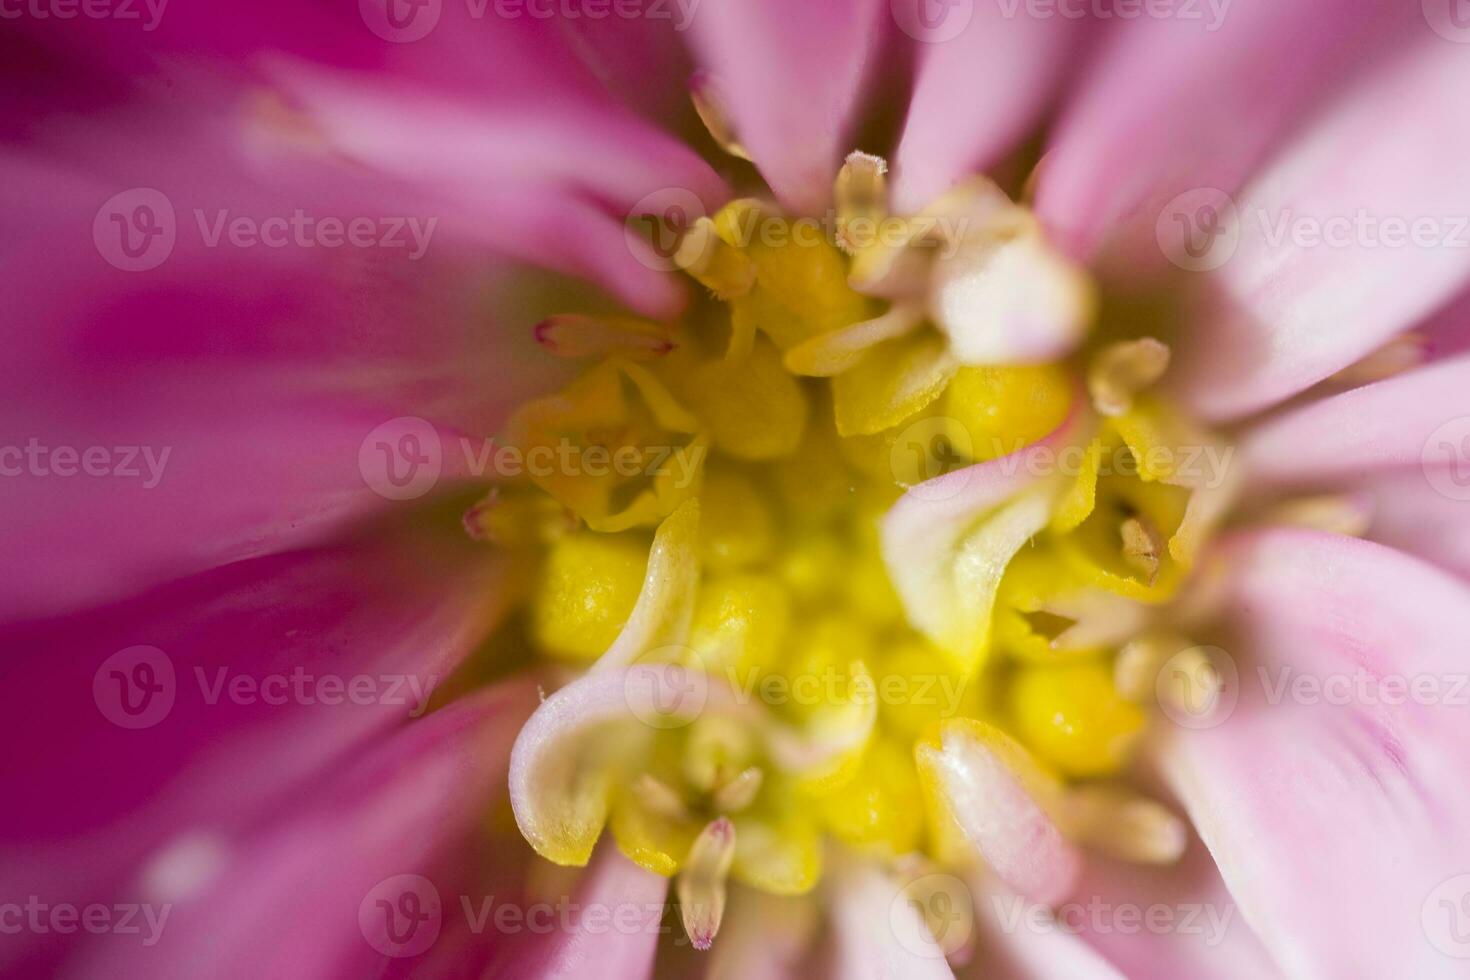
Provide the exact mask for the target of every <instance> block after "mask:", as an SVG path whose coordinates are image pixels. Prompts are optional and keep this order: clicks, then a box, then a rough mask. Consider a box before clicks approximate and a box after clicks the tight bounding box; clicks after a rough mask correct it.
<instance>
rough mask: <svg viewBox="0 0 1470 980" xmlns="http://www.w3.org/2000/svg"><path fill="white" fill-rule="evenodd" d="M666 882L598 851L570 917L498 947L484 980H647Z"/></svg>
mask: <svg viewBox="0 0 1470 980" xmlns="http://www.w3.org/2000/svg"><path fill="white" fill-rule="evenodd" d="M668 889H669V880H668V879H667V878H664V877H661V876H659V875H656V874H654V873H653V872H651V871H648V870H645V869H644V868H640V867H639V866H638V865H636V864H634V863H633V862H632V861H629V860H628V859H627V858H625V857H623V855H622V854H621V853H620V852H619V851H618V850H617V848H615V847H613V846H611V844H608V845H604V846H603V847H602V848H601V850H600V853H599V854H598V855H597V856H596V857H595V858H594V859H593V861H592V864H591V866H590V867H589V868H588V869H587V871H586V872H584V877H583V878H582V879H581V880H580V881H579V882H578V887H577V888H576V893H575V895H572V896H568V897H569V898H570V899H571V901H572V903H573V904H572V906H571V907H572V910H573V912H572V915H571V916H570V918H569V919H568V920H566V922H565V924H563V922H562V921H561V920H558V922H557V927H556V928H555V929H553V930H552V931H551V932H550V933H549V934H545V935H518V936H516V937H514V939H513V941H509V942H504V943H502V944H500V945H499V946H498V947H497V948H496V950H495V952H494V953H493V954H492V956H491V958H490V963H489V966H488V969H487V972H486V974H485V976H490V977H524V978H526V980H582V978H585V977H591V976H595V977H607V978H608V980H646V978H647V977H648V976H650V974H651V972H652V970H653V961H654V955H655V953H656V951H657V948H658V945H659V939H660V936H662V935H664V934H665V933H666V932H667V929H666V927H664V926H663V925H662V919H663V913H664V901H665V898H666V897H667V894H668Z"/></svg>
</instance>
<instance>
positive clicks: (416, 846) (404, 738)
mask: <svg viewBox="0 0 1470 980" xmlns="http://www.w3.org/2000/svg"><path fill="white" fill-rule="evenodd" d="M534 702H535V693H534V689H533V688H532V686H531V685H530V684H528V683H524V682H513V683H510V684H507V685H503V686H500V687H496V688H492V689H489V690H486V691H483V692H480V693H479V694H476V695H475V696H473V697H472V698H468V699H466V700H464V701H462V702H460V703H458V704H456V705H454V706H452V707H450V708H448V709H446V710H444V711H442V712H439V713H437V714H435V715H433V716H432V717H430V718H429V719H427V720H425V721H423V722H422V723H419V724H417V725H414V726H413V727H411V728H409V729H407V730H406V731H404V732H403V733H401V734H400V735H398V736H396V737H395V738H393V739H392V740H390V741H387V742H385V743H383V744H381V745H379V746H377V747H376V748H375V749H374V750H373V751H371V752H370V753H368V754H367V755H366V756H365V757H364V758H362V759H360V760H358V761H357V762H356V764H354V765H352V766H351V767H350V768H348V769H347V770H346V771H345V772H344V773H343V774H341V775H340V776H338V777H336V778H334V779H331V780H330V781H328V783H327V785H326V786H325V787H324V788H323V789H322V790H320V791H319V792H314V793H306V792H303V793H302V794H301V795H300V797H299V799H298V801H297V805H296V806H294V807H292V808H290V809H289V810H287V811H286V812H285V813H284V814H282V816H281V818H280V819H278V820H276V821H273V822H272V823H270V824H269V825H267V826H264V827H262V828H260V829H259V830H256V831H252V832H248V833H245V834H241V835H239V836H238V837H235V836H229V837H226V838H224V839H223V840H222V841H221V843H220V845H219V847H220V851H219V852H218V854H217V857H216V860H215V861H214V862H213V863H214V867H213V868H211V869H210V872H211V873H207V874H204V875H203V876H202V878H201V880H194V881H190V882H189V883H188V885H189V887H187V888H183V889H170V888H169V887H168V879H167V878H165V879H164V880H163V881H162V882H160V881H159V880H157V878H156V877H155V878H152V879H150V878H148V877H146V876H145V877H144V878H143V879H141V880H139V881H137V882H135V883H134V884H133V886H132V887H131V889H130V890H129V894H130V895H131V896H133V900H141V901H145V902H149V903H156V904H158V905H160V906H161V905H163V904H165V903H167V904H169V905H170V906H171V910H170V913H169V918H168V920H167V921H166V922H164V924H163V926H162V929H161V930H160V931H159V933H158V937H157V941H156V942H154V943H153V944H151V945H149V944H145V943H143V942H141V941H140V939H139V937H137V936H129V935H122V934H116V935H109V936H106V937H103V938H102V939H101V940H100V941H99V942H97V943H96V944H95V946H93V947H92V948H91V949H86V950H84V951H83V952H81V953H80V955H79V956H78V958H77V961H76V964H75V966H74V968H73V969H72V970H71V971H70V972H69V973H67V974H65V975H70V976H77V977H95V976H108V977H118V978H126V977H148V978H154V977H165V978H167V977H180V978H183V977H193V976H198V975H199V973H200V971H201V970H205V969H211V968H208V967H206V966H205V964H210V963H212V964H215V967H213V968H212V969H215V970H217V971H222V972H218V973H217V974H216V975H221V976H229V977H242V978H243V977H261V976H312V977H344V978H345V977H352V976H367V975H379V974H380V973H382V972H388V973H393V974H404V973H412V974H414V975H420V976H422V975H448V974H449V973H451V972H453V973H456V974H457V973H458V972H459V971H460V970H463V969H464V968H465V966H466V965H468V963H469V962H473V960H472V959H471V958H470V957H465V958H463V959H460V960H459V961H458V962H457V963H453V964H445V963H440V964H439V968H438V969H435V970H424V969H415V967H422V966H424V965H425V964H428V963H430V962H432V961H433V947H434V945H435V944H436V943H437V941H438V937H439V934H440V933H441V932H442V931H444V930H445V929H446V928H449V929H451V931H452V927H453V926H454V925H455V924H456V923H457V920H459V919H463V918H467V916H468V913H467V912H466V908H465V905H466V903H463V902H462V901H461V896H467V897H468V898H469V899H470V902H469V903H468V904H469V906H470V909H471V911H473V910H474V908H475V904H476V903H477V902H478V901H479V899H480V896H479V895H478V891H479V890H483V889H485V881H486V880H487V879H484V878H481V877H480V875H479V873H478V871H479V869H480V868H485V867H487V866H488V867H490V868H492V869H493V868H494V867H495V866H496V865H495V862H499V866H500V867H501V868H505V867H506V866H507V865H508V862H506V859H505V856H504V855H503V854H497V853H495V851H494V849H493V848H492V847H491V846H490V842H489V841H488V840H486V839H485V838H484V835H483V830H482V828H483V826H484V820H485V814H486V812H487V810H488V809H489V807H490V805H491V804H492V802H493V801H494V800H495V798H496V797H497V796H499V795H500V794H501V793H502V792H503V786H504V783H503V782H502V780H503V779H504V775H505V767H506V759H507V757H508V753H509V749H510V743H511V739H512V738H513V736H514V733H515V730H516V728H517V727H518V725H519V723H520V721H521V720H522V719H524V718H525V717H526V715H527V713H529V711H530V709H531V707H532V705H533V704H534ZM504 843H505V842H501V846H502V847H504ZM489 880H491V881H493V880H494V879H489ZM501 883H503V878H502V882H501ZM410 894H411V895H412V898H410V899H409V901H411V902H414V903H416V911H415V910H410V909H409V906H408V904H407V903H406V902H405V901H404V899H405V897H406V896H409V895H410ZM502 894H504V893H502ZM410 912H412V913H413V914H414V917H415V919H414V920H413V921H411V920H409V919H408V918H404V917H401V916H406V915H407V914H409V913H410ZM390 915H391V916H394V917H395V918H394V919H393V921H391V922H390V921H389V918H388V917H389V916H390ZM482 925H483V924H482ZM395 939H396V940H397V941H396V942H395V941H394V940H395ZM503 941H504V940H503V938H502V937H500V936H497V935H495V934H494V931H493V930H491V931H490V933H489V934H488V935H485V936H482V937H480V943H481V949H480V951H479V954H478V955H479V956H480V957H483V956H484V955H485V954H486V953H488V952H490V950H491V949H493V948H494V947H495V946H496V945H497V944H498V943H500V942H503ZM474 952H475V951H473V950H471V951H470V953H471V955H473V954H474ZM522 975H525V974H522Z"/></svg>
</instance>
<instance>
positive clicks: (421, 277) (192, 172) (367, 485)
mask: <svg viewBox="0 0 1470 980" xmlns="http://www.w3.org/2000/svg"><path fill="white" fill-rule="evenodd" d="M45 134H46V135H45V138H44V139H41V140H39V141H38V142H39V143H40V147H38V148H37V149H36V150H35V151H34V152H30V153H27V154H25V155H15V154H5V153H0V174H3V177H4V179H0V197H3V198H4V200H5V202H6V203H7V204H8V205H13V206H14V210H12V211H9V212H8V215H9V217H8V221H7V223H8V225H9V227H12V228H15V229H19V228H22V227H23V228H24V229H25V235H24V236H19V235H17V236H12V237H9V238H7V239H6V240H5V244H4V245H3V246H0V250H3V252H4V259H5V262H6V266H7V270H8V272H9V274H10V275H12V276H14V277H15V279H16V280H17V281H24V282H27V283H30V284H31V285H32V287H33V288H28V289H25V290H20V291H18V292H16V294H15V295H14V296H13V297H12V301H11V302H9V303H7V305H6V308H5V311H4V313H3V314H0V336H3V337H4V338H5V341H6V344H7V352H8V356H7V358H6V359H5V361H4V363H3V364H0V383H3V385H4V387H5V389H6V391H7V395H8V400H9V405H10V407H11V415H10V418H11V421H12V424H13V426H14V437H13V439H12V440H11V441H10V442H9V445H11V446H13V447H15V449H14V450H6V451H5V452H4V458H3V459H0V465H3V466H5V467H6V469H7V471H8V472H12V473H14V468H15V467H16V466H17V465H19V466H20V467H21V469H22V472H21V473H19V474H16V475H12V476H9V477H6V478H5V479H4V480H0V496H3V497H4V498H5V506H7V507H8V508H11V509H15V510H16V511H18V512H24V513H26V514H27V515H28V520H27V521H26V522H25V523H24V524H21V525H17V526H16V527H15V528H14V530H13V533H12V534H11V535H9V536H8V537H7V539H6V545H5V547H3V548H0V551H5V552H6V555H5V558H6V560H5V565H6V568H7V569H9V570H10V571H11V573H12V576H11V578H12V581H11V583H10V587H9V588H8V589H7V590H6V601H5V602H4V603H3V608H0V616H10V617H13V616H16V615H39V614H46V613H49V612H52V611H56V610H60V609H67V608H75V607H77V606H79V605H81V604H84V603H86V602H89V601H101V600H103V599H105V598H107V597H110V596H116V595H119V594H128V593H131V592H135V591H137V590H138V589H141V588H144V587H147V586H148V585H151V584H154V583H156V582H159V581H164V580H167V579H169V578H172V577H176V576H179V575H185V574H190V573H192V572H194V571H197V570H200V569H202V568H207V567H210V566H212V565H215V564H219V563H223V562H228V561H234V560H239V559H242V558H248V557H252V556H255V555H258V554H262V553H264V552H267V551H269V550H272V549H274V548H280V547H288V546H293V545H294V546H299V545H302V544H306V543H310V542H312V541H315V540H320V538H321V537H322V536H323V535H324V534H326V533H328V532H330V531H333V530H335V529H337V528H339V527H341V526H342V525H343V524H344V523H345V522H347V521H351V520H355V519H358V518H361V517H364V516H367V515H371V514H374V513H378V512H381V511H383V510H385V509H387V508H389V507H396V508H397V509H398V510H400V511H401V510H402V509H403V508H404V507H406V506H408V505H407V504H404V503H403V502H402V501H401V500H397V499H394V500H389V499H387V498H386V497H385V496H384V495H383V494H381V493H378V492H375V490H374V487H373V485H372V484H371V482H370V479H369V475H370V474H369V473H368V471H367V470H365V469H364V466H365V461H366V463H372V462H373V460H372V459H371V454H372V452H373V451H374V450H373V446H372V445H370V444H368V443H371V442H372V440H371V439H370V437H372V436H374V433H375V430H377V429H378V427H380V426H383V425H385V424H389V425H390V428H391V427H392V423H393V422H394V420H403V419H408V420H411V419H423V421H422V422H414V421H402V422H400V423H399V425H400V427H407V428H414V429H416V430H421V431H417V432H416V433H415V434H416V435H417V436H418V437H419V438H420V439H428V438H429V437H430V436H431V435H432V436H437V437H438V439H439V440H440V443H441V448H442V449H443V453H442V461H441V468H440V479H439V480H438V481H431V483H432V485H430V484H428V483H426V484H424V485H422V487H421V489H423V490H424V492H427V491H428V490H430V489H433V488H434V487H438V488H439V489H444V488H446V487H449V486H451V485H452V482H453V481H456V480H463V479H464V478H465V477H467V476H474V475H475V474H474V473H473V472H470V471H471V470H472V469H473V468H474V467H475V466H476V465H477V464H478V459H477V458H475V459H471V458H468V457H467V456H466V453H465V452H464V451H463V448H462V447H463V445H465V444H462V443H461V442H460V441H459V437H460V436H462V435H463V436H466V437H468V438H469V442H468V445H469V446H470V447H471V449H472V450H475V451H478V449H479V448H483V445H484V441H483V439H482V437H481V436H482V434H483V433H487V432H489V431H493V427H494V426H496V425H498V424H499V422H500V421H502V420H503V419H504V418H505V417H506V415H507V414H508V413H509V410H510V408H511V407H512V406H513V405H514V404H515V403H516V402H517V401H518V400H520V399H521V398H523V397H525V396H527V395H530V394H533V393H536V392H537V391H538V390H540V389H541V388H543V387H544V386H545V385H546V384H548V383H550V382H552V381H554V379H555V378H556V377H557V376H558V375H559V374H560V373H561V372H562V371H564V366H556V365H552V364H551V362H552V360H553V359H551V358H547V357H545V356H544V355H541V354H540V353H539V352H536V350H535V345H534V344H533V343H532V341H531V338H530V326H531V325H532V324H534V323H535V322H536V320H537V319H538V318H539V315H540V314H541V313H543V312H545V311H544V310H539V309H536V308H527V304H526V303H525V302H524V301H523V300H516V299H515V297H514V296H513V295H508V289H507V279H508V278H509V277H510V274H511V273H512V272H515V271H522V272H523V270H515V269H513V268H512V267H509V266H507V265H506V264H505V263H504V262H500V263H498V264H493V265H487V263H486V257H485V255H484V254H483V253H484V250H483V249H480V250H478V252H479V254H476V251H474V250H467V249H464V248H462V247H461V248H456V247H455V245H454V244H453V239H452V236H451V237H446V238H444V239H443V246H444V247H443V248H436V246H437V245H438V243H439V239H437V238H434V237H430V238H429V239H428V247H427V249H426V251H424V253H423V254H422V256H421V261H415V260H412V259H410V258H408V256H407V255H406V254H405V251H404V250H398V251H397V252H392V250H389V249H367V248H326V247H294V246H293V247H285V248H274V247H266V246H264V245H257V246H256V247H249V246H241V247H234V246H232V245H231V244H230V243H229V241H227V240H225V239H223V238H222V239H221V240H219V241H216V242H213V243H211V240H210V238H209V235H208V233H207V232H206V230H202V229H201V225H203V226H204V229H207V228H208V227H210V226H211V225H214V224H216V223H217V221H218V220H220V219H219V216H220V215H223V216H224V219H223V220H230V219H231V218H232V217H239V216H252V217H256V218H259V217H260V216H262V215H264V216H290V215H292V213H293V211H294V210H297V209H300V210H302V211H304V212H306V213H307V214H309V215H313V216H317V217H322V216H338V217H340V216H342V215H354V214H355V215H362V216H368V215H382V216H384V217H387V216H391V215H393V214H395V213H396V214H397V215H398V216H399V217H406V216H410V215H412V216H416V217H419V218H424V219H425V220H428V219H429V218H432V215H429V214H425V212H422V211H413V210H406V209H400V208H405V207H406V206H408V205H410V204H411V203H412V202H411V201H409V200H407V199H405V198H403V197H395V196H392V195H391V194H389V195H388V196H383V195H384V194H385V193H387V191H385V190H384V188H385V185H384V184H382V182H376V183H374V182H372V181H365V180H364V179H363V178H362V177H361V175H360V174H357V173H356V172H348V171H345V170H337V169H333V168H330V167H328V168H321V167H316V166H306V165H303V167H302V168H300V170H293V171H292V174H291V175H290V177H289V179H286V178H283V180H284V183H282V184H280V185H279V186H268V185H266V184H264V183H262V181H261V180H260V179H259V178H258V176H257V175H255V174H253V173H251V172H249V171H248V168H246V167H245V166H244V164H243V163H242V162H240V161H239V160H238V159H236V154H235V150H234V149H233V148H232V145H231V143H230V139H232V138H234V136H235V135H236V134H229V135H227V134H224V133H221V132H220V127H219V126H218V125H212V124H208V123H206V122H205V121H202V120H200V119H198V118H195V117H194V116H192V115H190V114H188V113H169V112H161V111H155V110H154V109H153V108H152V107H142V108H138V107H134V106H133V105H132V104H131V103H129V105H128V106H127V107H126V108H120V109H119V110H118V115H117V118H115V119H113V120H111V121H109V122H108V123H107V124H105V125H103V124H101V123H100V122H99V121H95V120H92V119H90V118H88V119H87V120H86V121H84V122H78V121H77V120H76V119H75V118H72V117H64V118H63V119H61V120H59V121H58V122H57V123H56V124H54V125H52V126H49V127H48V128H47V129H46V131H45ZM51 153H54V154H57V155H59V156H60V158H61V159H64V160H65V161H67V162H66V164H65V165H59V164H56V163H54V162H47V161H48V155H49V154H51ZM137 187H148V188H151V189H156V190H158V191H159V192H160V193H161V194H163V196H164V197H165V198H166V199H168V200H169V201H171V202H172V204H171V206H172V209H173V211H174V213H175V224H176V229H177V236H176V241H175V243H174V246H173V249H172V251H171V252H168V253H167V254H166V255H165V256H164V257H163V258H162V260H161V264H160V265H158V266H157V267H155V268H151V269H146V270H139V271H124V270H123V269H120V268H115V267H114V266H113V264H110V263H111V262H112V260H115V259H116V258H117V255H116V254H114V253H113V252H112V251H111V250H110V246H111V244H112V243H111V241H110V240H109V239H107V238H106V237H105V236H104V237H100V238H97V239H94V236H93V234H91V233H89V231H91V230H94V221H96V220H97V219H98V218H99V214H101V216H102V217H103V218H106V217H107V213H106V207H105V206H104V205H105V202H108V201H109V199H110V198H112V197H113V196H114V195H117V194H118V193H119V192H120V191H121V192H122V193H124V195H126V194H127V193H128V191H127V190H126V189H127V188H137ZM380 192H381V193H380ZM374 201H375V202H376V203H374ZM125 204H126V201H124V205H125ZM583 207H584V208H585V207H586V206H585V205H584V206H583ZM99 209H101V210H100V211H99ZM196 212H197V213H196ZM119 213H123V214H124V215H126V214H127V213H130V212H129V211H128V208H127V207H126V206H123V207H122V211H121V212H119ZM102 228H103V230H104V231H105V230H106V229H107V225H106V223H105V221H104V222H103V224H102ZM78 229H82V232H81V233H78ZM221 234H224V233H223V232H221ZM405 234H406V233H405ZM617 241H618V254H623V255H626V254H627V252H626V250H625V249H623V248H622V236H621V234H618V235H617ZM104 246H106V247H104ZM528 285H529V282H527V281H525V280H524V279H523V277H518V281H517V283H516V288H520V289H525V288H527V286H528ZM491 318H499V319H501V321H502V322H500V323H493V322H492V323H487V322H486V321H487V320H488V319H491ZM37 323H45V324H47V325H48V326H47V329H46V330H37V329H35V324H37ZM512 360H514V361H517V362H521V361H524V363H523V364H522V363H517V367H516V370H514V371H507V370H506V369H505V365H506V363H507V362H509V361H512ZM542 365H550V366H551V367H550V370H549V371H542V370H539V369H540V367H541V366H542ZM486 377H496V378H499V379H501V380H499V381H498V382H497V383H496V384H493V385H487V384H486V383H485V380H484V379H485V378H486ZM393 435H394V433H392V432H389V433H378V436H379V437H380V439H379V441H386V442H388V443H389V444H397V442H396V440H394V439H393V438H392V436H393ZM30 440H35V443H36V445H37V448H38V451H44V452H46V454H47V455H46V457H43V458H42V462H41V464H39V465H36V464H32V463H30V462H28V461H26V460H19V461H18V460H17V459H16V458H15V452H16V451H21V452H24V451H27V446H28V445H29V442H30ZM365 444H368V445H366V448H365ZM118 447H123V448H122V449H119V448H118ZM145 447H146V448H147V450H148V451H149V452H151V453H152V454H153V456H154V459H155V460H156V461H157V464H158V465H157V471H158V472H157V473H156V474H150V471H149V468H148V458H147V457H146V456H145V455H144V454H143V452H142V450H143V448H145ZM58 448H60V449H64V451H65V452H67V453H71V454H75V455H77V456H82V457H83V458H85V454H87V453H88V452H94V453H97V454H103V456H105V458H102V457H99V459H100V462H95V463H88V464H87V465H89V466H92V467H93V468H94V469H93V473H95V469H96V467H99V466H100V467H101V468H103V469H104V470H105V471H106V472H105V473H104V475H101V476H97V475H89V472H86V471H81V470H80V467H81V461H79V460H73V461H72V462H70V463H64V464H63V466H64V467H65V468H66V469H67V470H68V471H69V472H71V473H72V474H73V475H70V476H67V475H57V473H55V472H53V467H52V464H51V460H50V452H51V451H52V450H55V449H58ZM165 452H167V453H168V456H167V458H166V459H165V458H164V457H163V454H164V453H165ZM364 452H366V453H367V454H368V455H367V456H364V455H363V453H364ZM426 472H427V471H426ZM129 474H136V475H131V476H130V475H129ZM430 475H431V474H430ZM483 475H485V474H482V476H483ZM416 486H418V485H416ZM23 566H24V568H25V572H24V574H23V575H22V574H16V573H19V572H20V570H21V568H22V567H23Z"/></svg>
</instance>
